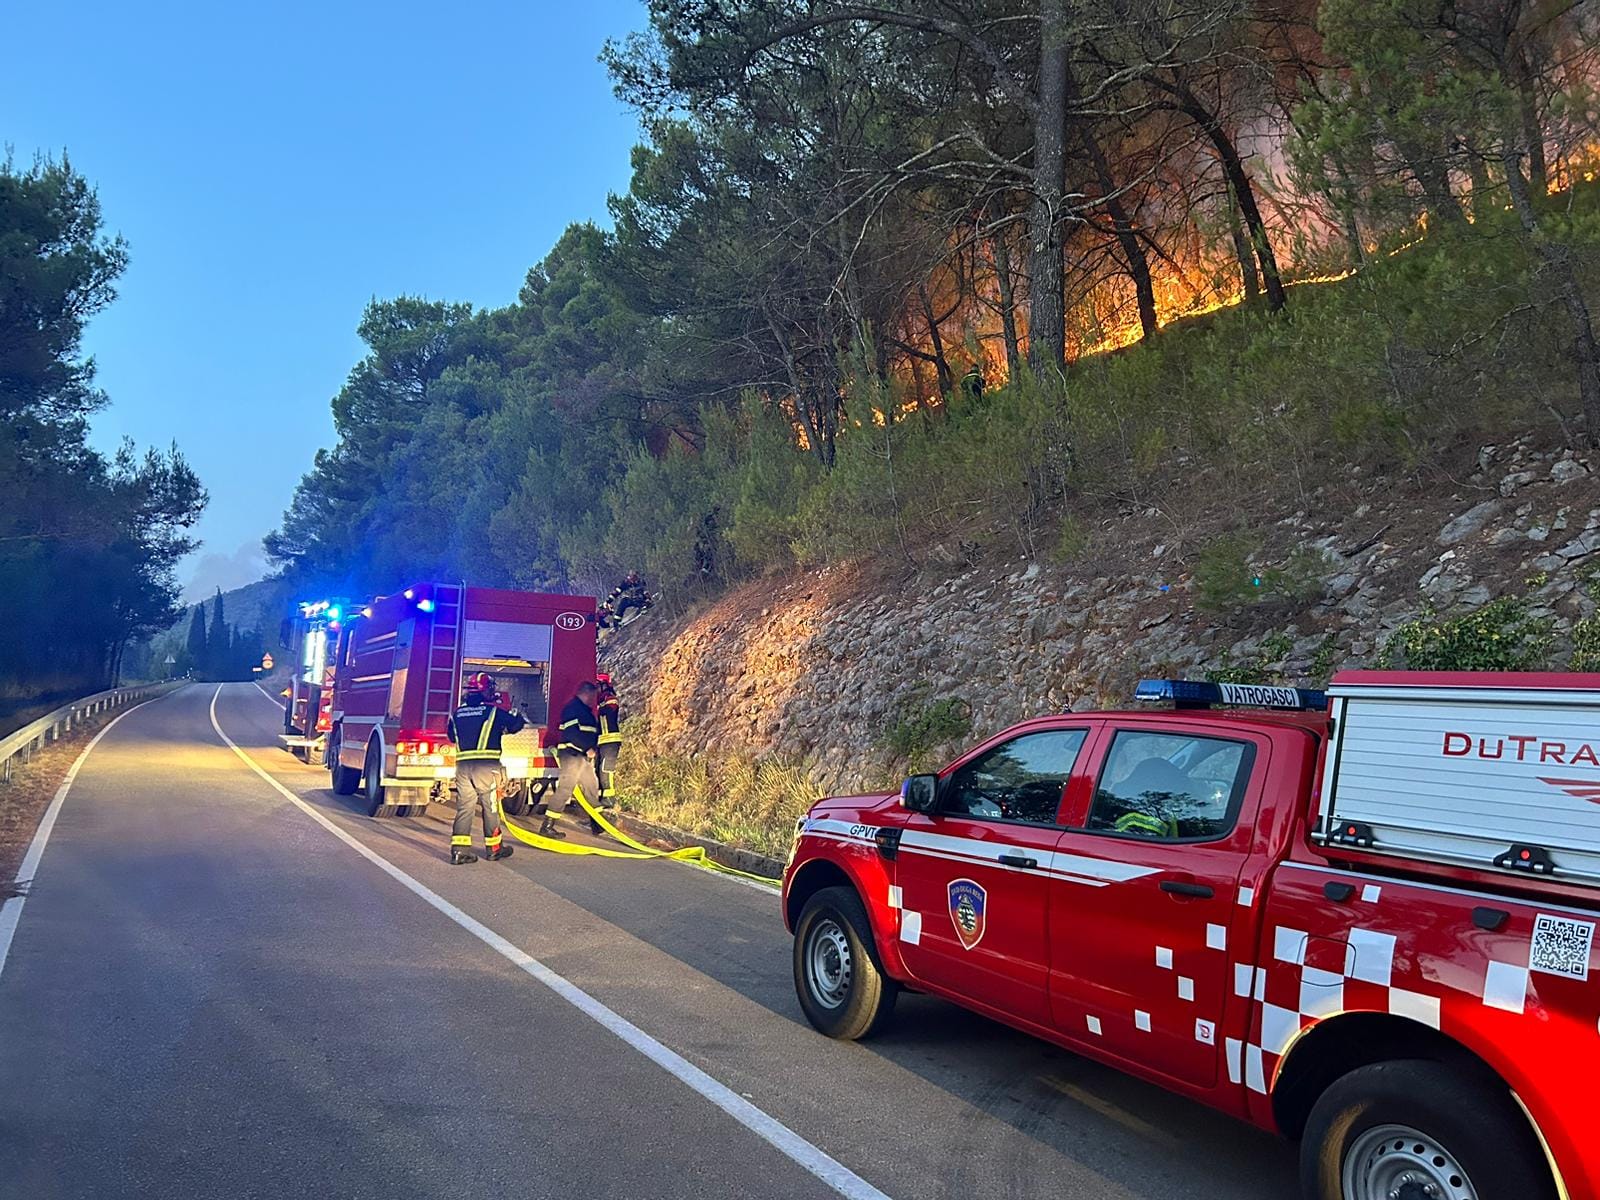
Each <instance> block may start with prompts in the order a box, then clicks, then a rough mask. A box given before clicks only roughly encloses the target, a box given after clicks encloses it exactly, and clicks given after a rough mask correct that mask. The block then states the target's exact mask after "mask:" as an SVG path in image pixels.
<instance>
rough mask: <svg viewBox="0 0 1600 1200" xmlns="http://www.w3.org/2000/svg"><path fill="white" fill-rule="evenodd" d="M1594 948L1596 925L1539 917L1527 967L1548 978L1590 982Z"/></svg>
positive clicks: (1565, 919)
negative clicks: (1560, 977)
mask: <svg viewBox="0 0 1600 1200" xmlns="http://www.w3.org/2000/svg"><path fill="white" fill-rule="evenodd" d="M1593 945H1594V924H1593V922H1591V921H1574V920H1573V919H1572V918H1571V917H1553V916H1551V915H1550V914H1549V913H1540V914H1539V916H1538V917H1537V918H1536V919H1535V920H1534V922H1533V949H1532V952H1531V953H1530V954H1529V956H1528V966H1529V967H1531V968H1532V969H1533V970H1535V971H1543V972H1544V973H1545V974H1546V975H1565V976H1567V977H1568V978H1569V979H1587V978H1589V949H1590V947H1592V946H1593Z"/></svg>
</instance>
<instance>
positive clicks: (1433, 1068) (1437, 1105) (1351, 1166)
mask: <svg viewBox="0 0 1600 1200" xmlns="http://www.w3.org/2000/svg"><path fill="white" fill-rule="evenodd" d="M1300 1186H1301V1189H1302V1191H1303V1194H1304V1195H1305V1197H1306V1200H1389V1197H1391V1196H1395V1195H1407V1196H1409V1195H1412V1194H1413V1193H1415V1194H1416V1195H1419V1196H1423V1195H1426V1196H1429V1197H1437V1200H1499V1197H1502V1196H1504V1197H1508V1198H1509V1197H1513V1196H1514V1197H1516V1198H1517V1200H1554V1197H1555V1194H1556V1192H1555V1183H1554V1181H1553V1180H1552V1179H1551V1178H1550V1169H1549V1167H1548V1166H1547V1165H1546V1163H1545V1157H1544V1152H1543V1151H1542V1150H1541V1149H1540V1147H1539V1143H1538V1140H1537V1138H1535V1136H1534V1133H1533V1130H1532V1129H1531V1128H1530V1127H1529V1125H1528V1120H1527V1118H1526V1117H1525V1116H1523V1114H1522V1112H1521V1111H1520V1110H1519V1109H1518V1107H1517V1105H1516V1103H1515V1102H1514V1101H1513V1100H1512V1098H1511V1094H1510V1092H1509V1091H1508V1090H1507V1089H1506V1088H1505V1086H1504V1085H1501V1084H1497V1083H1496V1081H1495V1080H1494V1079H1493V1078H1492V1077H1488V1076H1486V1075H1485V1074H1483V1073H1478V1072H1471V1071H1465V1070H1459V1069H1456V1068H1453V1067H1448V1066H1445V1065H1444V1064H1442V1063H1436V1062H1424V1061H1421V1060H1410V1059H1400V1060H1397V1061H1394V1062H1382V1063H1374V1064H1373V1065H1371V1066H1366V1067H1359V1068H1357V1069H1356V1070H1354V1071H1351V1072H1350V1073H1349V1074H1348V1075H1344V1076H1342V1077H1341V1078H1339V1079H1338V1080H1336V1081H1335V1082H1334V1083H1333V1084H1332V1086H1330V1087H1329V1088H1328V1090H1327V1091H1325V1092H1323V1093H1322V1096H1321V1097H1320V1098H1319V1099H1318V1100H1317V1103H1316V1105H1315V1106H1314V1107H1313V1108H1312V1110H1311V1116H1310V1118H1309V1119H1308V1120H1307V1121H1306V1130H1305V1136H1304V1139H1303V1140H1302V1142H1301V1144H1300Z"/></svg>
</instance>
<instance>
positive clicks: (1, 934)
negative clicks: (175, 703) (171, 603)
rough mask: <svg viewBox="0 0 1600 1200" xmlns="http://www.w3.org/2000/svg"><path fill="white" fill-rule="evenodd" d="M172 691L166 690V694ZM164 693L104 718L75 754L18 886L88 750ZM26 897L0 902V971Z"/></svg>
mask: <svg viewBox="0 0 1600 1200" xmlns="http://www.w3.org/2000/svg"><path fill="white" fill-rule="evenodd" d="M172 694H173V693H172V692H167V693H165V695H166V696H170V695H172ZM164 698H165V696H151V697H150V699H149V700H141V701H139V703H137V704H135V705H134V706H133V707H132V708H130V709H128V710H127V711H126V712H120V713H118V714H117V715H116V716H114V717H112V718H111V720H109V721H107V722H106V724H105V728H103V729H102V730H100V732H99V733H97V734H95V735H94V737H92V738H90V739H89V744H88V745H87V746H85V747H84V748H83V753H82V754H80V755H78V757H77V759H76V760H75V761H74V762H73V764H72V765H71V766H70V767H68V768H67V777H66V778H65V779H63V780H62V781H61V786H60V787H58V788H57V789H56V794H55V796H54V797H52V798H51V801H50V807H49V808H47V809H45V810H44V816H43V817H41V818H40V820H39V828H38V829H37V830H36V831H35V832H34V835H33V841H31V842H30V843H28V852H27V854H25V855H23V857H22V865H21V866H20V867H18V868H17V878H16V884H17V886H18V887H19V888H20V887H22V885H23V884H25V883H29V882H31V881H32V879H33V877H34V875H35V874H36V873H37V872H38V870H39V860H40V859H41V858H43V857H44V848H45V845H46V844H47V843H48V842H49V841H50V832H51V830H53V829H55V827H56V818H57V817H58V816H60V815H61V806H62V805H63V804H65V803H66V802H67V793H68V792H69V791H71V790H72V781H73V780H74V779H76V778H77V777H78V771H79V769H80V768H81V767H82V766H83V764H84V762H85V761H86V760H87V759H88V757H89V752H90V751H91V750H93V749H94V748H95V747H96V746H98V745H99V744H100V739H101V738H103V737H105V735H106V734H108V733H110V732H111V731H112V730H113V729H115V728H116V725H117V722H118V721H120V720H122V718H123V717H126V716H128V715H129V714H130V713H135V712H138V711H139V710H140V709H141V708H143V707H144V706H145V705H146V704H152V703H154V702H155V701H157V700H161V699H164ZM27 899H28V897H27V894H26V893H24V894H22V895H20V896H12V897H11V898H10V899H8V900H7V901H6V902H5V903H4V904H0V972H4V971H5V969H6V957H7V956H8V955H9V954H10V953H11V939H12V938H13V937H15V936H16V932H17V922H18V921H20V920H22V906H23V904H24V902H26V900H27Z"/></svg>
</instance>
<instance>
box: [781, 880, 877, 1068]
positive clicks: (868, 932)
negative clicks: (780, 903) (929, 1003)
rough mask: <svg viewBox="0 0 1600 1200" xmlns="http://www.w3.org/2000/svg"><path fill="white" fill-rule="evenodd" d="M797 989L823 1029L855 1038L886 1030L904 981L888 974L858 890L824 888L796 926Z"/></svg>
mask: <svg viewBox="0 0 1600 1200" xmlns="http://www.w3.org/2000/svg"><path fill="white" fill-rule="evenodd" d="M794 990H795V994H796V995H797V996H799V998H800V1008H801V1011H803V1012H804V1013H805V1014H806V1020H808V1021H810V1022H811V1024H812V1025H813V1026H814V1027H815V1028H816V1029H817V1031H818V1032H819V1033H824V1034H827V1036H829V1037H831V1038H840V1039H842V1040H845V1041H855V1040H857V1039H858V1038H864V1037H866V1036H867V1035H868V1034H871V1033H876V1032H877V1031H878V1030H879V1029H882V1028H883V1027H884V1026H885V1025H886V1024H887V1023H888V1020H889V1017H890V1015H891V1014H892V1013H893V1012H894V1002H895V999H896V998H897V997H898V996H899V994H900V985H899V984H898V983H896V982H895V981H894V980H892V979H890V978H889V977H888V976H887V975H885V974H884V973H883V966H882V964H880V963H879V962H878V951H877V947H876V946H875V945H874V944H873V941H872V926H871V924H870V923H869V922H868V920H867V910H866V908H865V907H863V906H862V903H861V897H860V896H857V895H856V893H855V890H854V889H853V888H847V887H831V888H823V889H822V890H821V891H820V892H818V893H817V894H816V895H814V896H812V897H811V899H809V900H807V901H806V906H805V908H803V909H802V910H801V912H800V919H799V920H798V921H796V922H795V927H794Z"/></svg>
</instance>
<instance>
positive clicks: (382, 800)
mask: <svg viewBox="0 0 1600 1200" xmlns="http://www.w3.org/2000/svg"><path fill="white" fill-rule="evenodd" d="M361 795H362V798H363V799H364V800H366V802H367V816H369V817H393V816H396V815H398V814H399V812H400V806H399V805H398V804H393V803H390V800H389V797H388V795H387V789H385V788H384V786H383V749H382V747H381V746H380V744H379V742H378V739H377V738H373V739H372V741H370V742H368V743H367V755H366V758H365V759H363V760H362V763H361Z"/></svg>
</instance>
